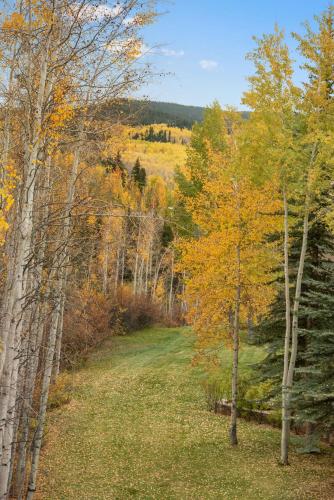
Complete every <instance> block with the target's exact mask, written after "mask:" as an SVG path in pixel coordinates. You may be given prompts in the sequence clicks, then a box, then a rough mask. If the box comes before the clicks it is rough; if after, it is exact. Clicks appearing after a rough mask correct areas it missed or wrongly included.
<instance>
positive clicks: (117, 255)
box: [114, 248, 121, 295]
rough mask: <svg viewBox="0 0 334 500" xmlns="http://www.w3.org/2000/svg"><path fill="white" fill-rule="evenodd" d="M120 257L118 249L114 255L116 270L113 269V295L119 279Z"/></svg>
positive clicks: (115, 292)
mask: <svg viewBox="0 0 334 500" xmlns="http://www.w3.org/2000/svg"><path fill="white" fill-rule="evenodd" d="M120 255H121V251H120V248H117V254H116V269H115V282H114V294H115V295H116V294H117V288H118V279H119V268H120V265H119V261H120Z"/></svg>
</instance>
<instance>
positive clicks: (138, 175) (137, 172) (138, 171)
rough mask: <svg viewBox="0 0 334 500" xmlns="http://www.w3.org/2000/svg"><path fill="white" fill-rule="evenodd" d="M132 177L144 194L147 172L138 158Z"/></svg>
mask: <svg viewBox="0 0 334 500" xmlns="http://www.w3.org/2000/svg"><path fill="white" fill-rule="evenodd" d="M131 177H132V179H133V181H134V182H135V184H137V186H138V188H139V190H140V192H141V193H142V192H143V190H144V188H145V187H146V170H145V168H144V167H142V166H141V164H140V160H139V158H137V160H136V162H135V164H134V166H133V169H132V171H131Z"/></svg>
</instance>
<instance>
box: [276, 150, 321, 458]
mask: <svg viewBox="0 0 334 500" xmlns="http://www.w3.org/2000/svg"><path fill="white" fill-rule="evenodd" d="M317 147H318V145H317V143H315V144H314V145H313V148H312V154H311V159H310V164H309V168H308V173H307V184H306V195H305V207H304V222H303V237H302V245H301V250H300V257H299V264H298V272H297V279H296V288H295V296H294V301H293V309H292V324H291V353H290V360H289V365H288V369H287V373H284V372H283V377H285V380H284V381H285V382H286V384H285V386H284V392H285V394H284V403H283V401H282V408H283V406H284V409H283V411H284V415H282V416H284V418H285V420H284V421H283V422H282V436H281V462H282V465H287V464H288V454H289V434H290V422H291V396H292V388H293V377H294V372H295V366H296V359H297V351H298V317H299V305H300V298H301V288H302V281H303V274H304V267H305V257H306V251H307V242H308V229H309V215H310V203H311V193H310V173H311V168H312V165H313V163H314V160H315V157H316V154H317ZM286 203H287V201H286ZM286 229H287V227H285V230H286ZM289 312H290V309H289ZM289 321H290V318H289ZM288 354H289V352H288ZM285 355H286V351H285V350H284V356H285ZM284 361H285V359H284ZM284 370H285V371H286V365H284ZM282 392H283V391H282ZM282 396H283V394H282Z"/></svg>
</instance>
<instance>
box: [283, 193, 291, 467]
mask: <svg viewBox="0 0 334 500" xmlns="http://www.w3.org/2000/svg"><path fill="white" fill-rule="evenodd" d="M283 204H284V285H285V286H284V288H285V339H284V365H283V379H282V434H281V463H282V464H284V465H287V463H288V448H289V435H290V417H291V416H290V404H289V401H288V395H289V393H288V387H287V386H288V371H289V355H290V337H291V312H290V277H289V219H288V217H289V212H288V200H287V194H286V190H285V189H284V190H283Z"/></svg>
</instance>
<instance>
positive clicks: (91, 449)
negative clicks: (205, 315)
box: [38, 328, 332, 500]
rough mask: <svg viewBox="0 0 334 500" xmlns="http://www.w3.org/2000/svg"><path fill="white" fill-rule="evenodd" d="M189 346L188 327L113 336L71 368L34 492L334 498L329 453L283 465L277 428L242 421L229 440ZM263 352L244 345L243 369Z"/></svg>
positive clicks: (54, 499) (52, 496) (252, 499)
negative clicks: (235, 438)
mask: <svg viewBox="0 0 334 500" xmlns="http://www.w3.org/2000/svg"><path fill="white" fill-rule="evenodd" d="M192 345H193V337H192V336H191V335H190V334H189V330H187V329H167V328H161V329H150V330H145V331H142V332H138V333H135V334H133V335H131V336H126V337H121V338H114V339H112V340H111V341H108V342H107V343H106V344H105V345H104V347H103V348H101V349H100V350H99V351H98V352H97V353H96V354H95V355H94V356H93V357H92V358H91V360H90V362H89V363H88V365H87V366H86V367H85V368H84V369H82V370H80V371H79V372H77V373H76V374H75V375H74V377H73V383H74V392H73V394H72V401H71V402H70V403H69V404H68V405H67V406H63V407H61V408H60V410H57V411H53V412H51V413H50V416H49V425H48V433H47V438H46V446H45V447H44V452H43V458H42V467H41V479H40V483H41V484H40V493H39V496H38V498H39V499H46V498H47V499H48V500H58V499H61V498H63V499H66V500H71V499H78V498H82V499H85V500H90V499H92V500H93V499H116V498H119V499H128V498H138V499H161V500H162V499H172V498H175V499H181V498H182V499H189V500H190V499H223V498H229V499H241V498H242V499H245V500H258V499H259V498H261V499H266V500H271V499H272V500H296V499H298V500H303V499H305V500H306V499H307V500H319V499H322V500H325V499H330V498H332V497H331V493H330V489H329V488H330V485H329V478H330V468H329V467H330V465H329V463H328V460H329V459H328V457H326V455H324V456H320V457H310V456H298V455H296V454H295V453H292V454H291V463H292V465H291V466H290V467H286V468H283V467H279V466H278V464H277V449H278V446H279V441H280V432H279V430H277V429H272V428H270V427H268V426H264V425H262V426H261V425H256V424H253V423H248V422H245V421H242V420H241V421H240V446H239V447H238V448H237V449H236V448H232V447H231V446H230V445H229V443H228V424H229V422H228V420H229V419H227V418H226V417H222V416H217V415H214V414H212V413H210V412H209V411H208V410H207V407H206V403H205V400H204V396H203V392H202V390H201V387H200V383H199V382H200V376H201V375H200V373H199V371H198V369H192V368H191V364H190V362H191V358H192ZM258 357H259V353H258V350H257V348H255V347H245V348H244V349H243V350H242V352H241V356H240V364H241V370H243V369H245V368H247V365H248V364H249V363H252V362H254V361H255V360H256V359H258ZM224 362H225V364H226V363H229V362H230V353H229V352H225V361H224ZM62 384H63V385H64V380H63V381H62V380H61V379H60V381H59V385H60V386H62ZM51 401H52V400H51ZM295 439H296V438H295Z"/></svg>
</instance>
